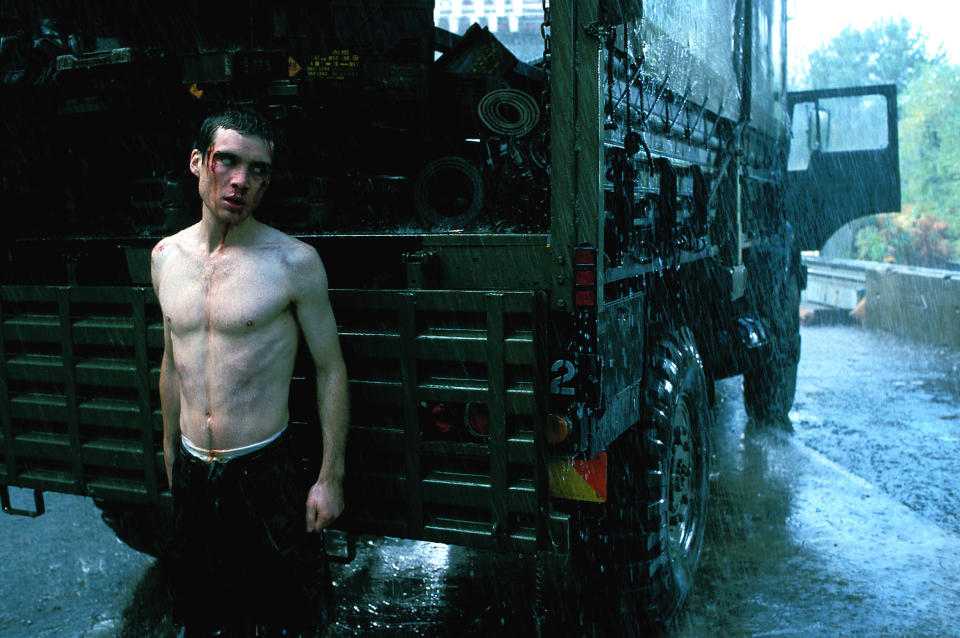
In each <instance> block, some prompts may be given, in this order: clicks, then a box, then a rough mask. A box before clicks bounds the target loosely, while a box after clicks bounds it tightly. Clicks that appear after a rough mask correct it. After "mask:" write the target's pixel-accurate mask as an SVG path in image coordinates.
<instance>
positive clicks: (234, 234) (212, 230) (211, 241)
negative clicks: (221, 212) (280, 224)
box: [200, 214, 257, 254]
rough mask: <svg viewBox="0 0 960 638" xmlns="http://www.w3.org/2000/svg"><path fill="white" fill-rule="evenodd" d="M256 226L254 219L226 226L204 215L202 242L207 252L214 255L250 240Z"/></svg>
mask: <svg viewBox="0 0 960 638" xmlns="http://www.w3.org/2000/svg"><path fill="white" fill-rule="evenodd" d="M256 226H257V221H256V220H255V219H254V218H253V217H247V218H246V219H244V220H243V221H242V222H240V223H239V224H225V223H223V222H222V221H220V220H219V219H217V218H216V217H214V216H213V215H210V214H204V215H203V217H202V218H201V219H200V240H201V242H202V243H203V246H204V248H205V249H206V250H207V252H208V253H210V254H213V253H215V252H218V251H222V250H223V249H224V248H226V247H227V246H236V245H239V244H242V243H244V242H245V241H247V240H249V239H250V238H251V237H252V236H253V234H254V233H255V232H256Z"/></svg>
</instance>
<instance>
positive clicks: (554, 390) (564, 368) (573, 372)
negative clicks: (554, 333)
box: [550, 359, 577, 396]
mask: <svg viewBox="0 0 960 638" xmlns="http://www.w3.org/2000/svg"><path fill="white" fill-rule="evenodd" d="M550 371H551V372H562V373H563V374H560V375H558V376H555V377H553V379H552V380H551V381H550V394H559V395H561V396H573V395H574V394H576V392H575V390H574V389H573V386H571V385H565V384H568V383H569V382H570V381H573V379H574V378H575V377H576V376H577V367H576V366H575V365H573V363H572V362H570V361H567V360H566V359H557V360H556V361H554V362H553V365H552V366H550Z"/></svg>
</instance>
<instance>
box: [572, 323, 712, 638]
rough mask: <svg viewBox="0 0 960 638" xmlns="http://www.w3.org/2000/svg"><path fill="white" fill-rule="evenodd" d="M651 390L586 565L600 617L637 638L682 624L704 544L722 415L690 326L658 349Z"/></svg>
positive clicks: (615, 464) (616, 465)
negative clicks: (716, 428) (715, 435)
mask: <svg viewBox="0 0 960 638" xmlns="http://www.w3.org/2000/svg"><path fill="white" fill-rule="evenodd" d="M645 386H646V388H645V391H644V397H643V408H642V418H641V421H640V422H639V423H637V424H635V425H634V426H633V427H631V428H630V429H629V430H627V432H625V433H624V434H623V435H621V436H620V438H619V439H617V441H616V442H615V443H614V444H613V445H612V446H611V448H610V449H609V450H608V472H607V476H608V481H607V490H608V491H607V502H606V503H605V504H604V506H603V508H602V511H601V512H600V514H599V516H597V517H596V520H595V521H592V522H591V523H587V524H586V525H585V531H586V533H585V540H586V543H585V546H584V549H586V550H587V551H585V552H584V554H583V556H582V557H581V559H580V560H582V561H583V564H584V565H586V566H587V567H586V569H585V570H584V573H583V574H581V576H587V577H588V580H587V581H586V582H585V583H584V584H585V585H586V588H587V589H588V591H589V590H593V591H596V592H597V593H598V597H597V598H596V599H595V600H594V601H593V604H592V605H591V606H592V607H593V611H598V612H601V614H602V616H601V618H610V619H613V621H614V622H615V623H616V624H618V625H620V626H619V627H618V628H617V631H618V633H621V634H625V635H637V636H641V635H648V634H649V632H650V631H651V630H654V631H657V630H660V629H662V628H663V627H665V626H667V625H669V624H670V623H671V622H672V621H673V620H674V618H675V617H676V615H677V612H678V611H679V610H680V608H681V606H682V604H683V601H684V600H685V599H686V597H687V595H688V594H689V593H690V589H691V587H692V585H693V576H694V573H695V572H696V570H697V564H698V563H699V560H700V550H701V547H702V545H703V535H704V529H705V526H706V515H707V495H708V476H709V472H708V464H709V443H708V441H709V431H710V428H711V425H712V421H713V415H712V412H711V409H710V404H709V399H708V395H707V385H706V378H705V375H704V371H703V364H702V362H701V360H700V355H699V353H698V351H697V348H696V345H695V343H694V340H693V335H692V334H691V332H690V331H689V330H688V329H686V328H684V329H681V330H679V331H676V332H671V333H669V334H667V335H666V336H664V337H662V338H661V339H659V340H658V341H657V342H656V343H655V344H654V345H653V347H652V348H651V351H650V355H649V357H648V360H647V370H646V380H645ZM588 574H589V576H588ZM591 578H596V579H597V580H596V581H594V582H596V583H599V584H600V585H601V586H600V587H595V586H594V585H593V583H591V582H590V579H591ZM611 606H612V608H611Z"/></svg>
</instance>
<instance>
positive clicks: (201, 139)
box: [193, 106, 277, 161]
mask: <svg viewBox="0 0 960 638" xmlns="http://www.w3.org/2000/svg"><path fill="white" fill-rule="evenodd" d="M221 128H224V129H230V130H232V131H236V132H237V133H240V134H241V135H255V136H257V137H260V138H263V139H264V140H265V141H266V142H267V143H268V144H269V145H270V147H271V149H273V148H274V147H275V146H276V142H277V133H276V130H275V129H274V126H273V122H272V121H271V120H270V119H269V118H267V117H266V116H264V115H263V114H261V113H259V112H258V111H256V110H254V109H252V108H250V107H246V106H228V107H227V108H225V109H223V110H222V111H218V112H216V113H213V114H212V115H210V116H209V117H207V119H205V120H204V121H203V124H202V125H201V126H200V133H199V134H198V135H197V141H196V142H194V145H193V147H194V148H195V149H197V150H198V151H199V152H200V156H201V157H202V158H203V159H202V161H206V152H207V149H208V148H210V146H211V145H212V144H213V138H214V136H215V135H216V134H217V130H218V129H221Z"/></svg>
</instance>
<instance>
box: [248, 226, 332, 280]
mask: <svg viewBox="0 0 960 638" xmlns="http://www.w3.org/2000/svg"><path fill="white" fill-rule="evenodd" d="M262 226H263V228H262V230H261V241H262V242H263V244H264V245H265V246H267V247H269V248H271V249H276V254H277V255H278V256H279V258H280V259H281V261H282V262H283V264H284V266H286V267H287V268H291V269H294V270H297V271H299V270H303V269H308V270H309V269H315V268H318V267H321V263H320V256H319V255H318V254H317V251H316V249H315V248H314V247H313V246H311V245H310V244H308V243H306V242H305V241H302V240H300V239H297V238H296V237H293V236H291V235H288V234H286V233H285V232H283V231H281V230H277V229H276V228H273V227H272V226H267V225H266V224H263V225H262Z"/></svg>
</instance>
